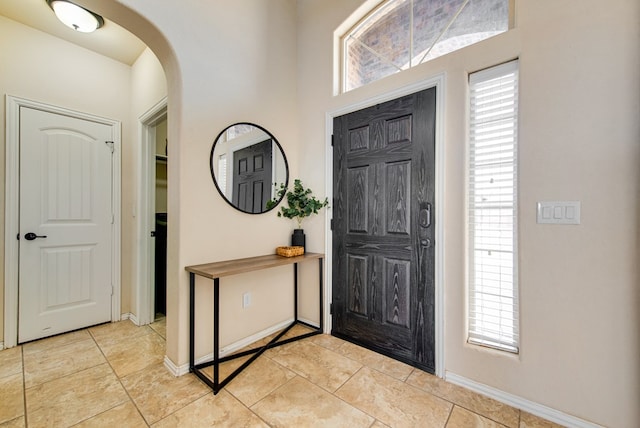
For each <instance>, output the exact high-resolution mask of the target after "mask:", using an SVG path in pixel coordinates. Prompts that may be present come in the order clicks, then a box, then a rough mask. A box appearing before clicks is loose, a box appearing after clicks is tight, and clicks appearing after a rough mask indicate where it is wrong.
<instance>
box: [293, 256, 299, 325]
mask: <svg viewBox="0 0 640 428" xmlns="http://www.w3.org/2000/svg"><path fill="white" fill-rule="evenodd" d="M297 321H298V263H294V264H293V322H297Z"/></svg>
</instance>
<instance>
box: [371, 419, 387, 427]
mask: <svg viewBox="0 0 640 428" xmlns="http://www.w3.org/2000/svg"><path fill="white" fill-rule="evenodd" d="M371 428H389V425H385V424H383V423H382V422H380V421H379V420H377V419H376V421H375V422H374V423H373V425H371Z"/></svg>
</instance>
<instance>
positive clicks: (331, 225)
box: [331, 219, 333, 230]
mask: <svg viewBox="0 0 640 428" xmlns="http://www.w3.org/2000/svg"><path fill="white" fill-rule="evenodd" d="M331 230H333V219H331Z"/></svg>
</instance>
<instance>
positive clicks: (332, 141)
mask: <svg viewBox="0 0 640 428" xmlns="http://www.w3.org/2000/svg"><path fill="white" fill-rule="evenodd" d="M335 137H336V136H335V135H333V134H331V147H333V143H334V141H335Z"/></svg>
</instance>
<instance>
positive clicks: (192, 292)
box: [185, 253, 324, 394]
mask: <svg viewBox="0 0 640 428" xmlns="http://www.w3.org/2000/svg"><path fill="white" fill-rule="evenodd" d="M323 259H324V254H320V253H305V254H303V255H301V256H296V257H283V256H279V255H277V254H270V255H266V256H258V257H249V258H245V259H237V260H227V261H222V262H215V263H207V264H201V265H194V266H187V267H186V268H185V269H186V270H187V272H189V371H190V372H192V373H194V374H195V375H196V376H198V378H200V379H201V380H202V381H203V382H204V383H206V384H207V385H208V386H209V387H210V388H211V389H212V390H213V393H214V394H217V393H218V392H219V391H220V390H221V389H222V388H224V386H225V385H226V384H227V383H229V382H230V381H231V380H232V379H233V378H234V377H236V376H237V375H238V374H239V373H240V372H241V371H242V370H244V369H245V368H247V366H249V364H251V363H252V362H253V361H255V359H256V358H258V357H259V356H260V355H261V354H262V353H263V352H264V351H266V350H267V349H269V348H274V347H276V346H280V345H284V344H286V343H290V342H293V341H296V340H300V339H304V338H306V337H310V336H313V335H316V334H320V333H322V331H323V293H322V282H323V281H322V262H323ZM310 260H318V264H319V270H318V278H319V284H318V289H319V302H320V303H319V309H320V311H319V315H320V326H319V327H316V326H313V325H310V324H307V323H305V322H303V321H300V320H298V263H302V262H307V261H310ZM284 265H293V306H294V308H293V310H294V317H293V322H292V323H291V324H289V326H287V327H286V328H285V329H284V330H283V331H281V332H280V333H279V334H277V335H276V336H275V337H274V338H273V339H272V340H271V341H270V342H269V343H267V344H266V345H264V346H261V347H259V348H255V349H250V350H248V351H244V352H239V353H237V354H233V355H230V356H227V357H223V358H220V355H219V353H220V343H219V339H220V322H219V321H220V278H222V277H225V276H230V275H237V274H241V273H246V272H252V271H256V270H261V269H269V268H273V267H277V266H284ZM196 275H198V276H202V277H204V278H208V279H212V280H213V360H212V361H209V362H205V363H201V364H195V301H196V286H195V283H196V279H195V277H196ZM296 324H302V325H305V326H307V327H309V328H311V329H312V330H313V331H312V332H309V333H305V334H302V335H299V336H296V337H292V338H288V339H285V340H282V341H278V340H279V339H280V338H281V337H282V336H283V335H284V334H286V333H287V332H288V331H289V330H290V329H291V328H292V327H293V326H294V325H296ZM247 355H252V356H251V358H249V359H248V360H247V361H245V362H244V363H243V364H242V365H241V366H240V367H238V368H237V369H236V370H235V371H234V372H233V373H231V374H230V375H229V376H227V377H226V378H225V379H223V380H220V378H219V366H220V364H221V363H224V362H225V361H230V360H233V359H236V358H240V357H245V356H247ZM210 366H213V379H210V378H209V377H208V376H206V375H205V374H204V373H203V371H202V370H203V369H204V368H206V367H210Z"/></svg>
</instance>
